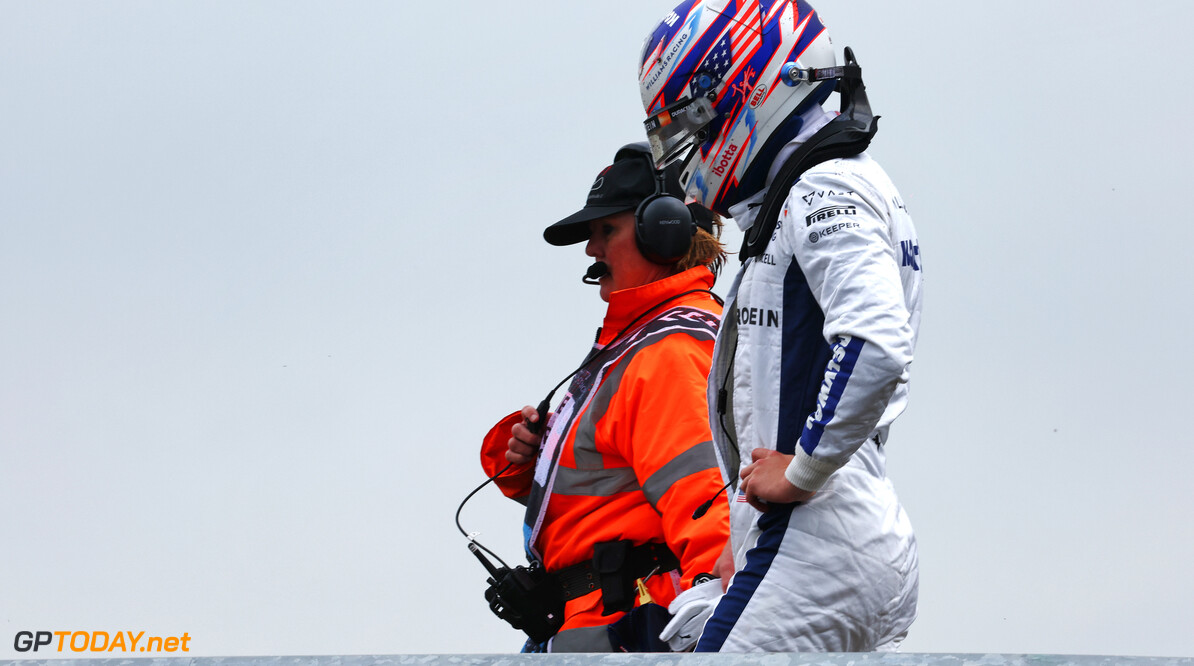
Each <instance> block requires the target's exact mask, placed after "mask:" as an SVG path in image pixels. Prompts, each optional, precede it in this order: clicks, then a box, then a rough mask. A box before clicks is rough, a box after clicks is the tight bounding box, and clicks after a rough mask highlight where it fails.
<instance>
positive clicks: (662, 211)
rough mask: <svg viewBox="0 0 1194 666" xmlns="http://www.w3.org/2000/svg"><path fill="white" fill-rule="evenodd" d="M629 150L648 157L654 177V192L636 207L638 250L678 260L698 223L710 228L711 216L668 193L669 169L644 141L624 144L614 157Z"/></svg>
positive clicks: (655, 258)
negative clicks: (658, 162) (663, 167)
mask: <svg viewBox="0 0 1194 666" xmlns="http://www.w3.org/2000/svg"><path fill="white" fill-rule="evenodd" d="M629 153H633V154H636V155H638V156H640V157H641V158H642V159H644V160H646V163H647V168H648V169H650V172H651V174H652V175H653V176H654V177H655V192H654V193H653V194H652V195H651V196H649V197H647V198H646V199H643V200H642V201H641V202H640V203H639V205H638V208H636V209H635V211H634V241H635V243H636V244H637V245H638V251H639V252H641V253H642V255H643V256H644V257H646V258H647V259H648V260H650V261H651V262H653V263H656V264H663V265H671V264H675V263H677V262H679V261H680V260H681V259H683V258H684V255H685V254H687V253H688V248H689V246H691V245H692V237H693V236H694V235H696V230H697V227H701V228H704V229H705V230H706V231H711V230H712V228H713V223H712V220H705V219H702V216H700V215H699V214H698V213H697V212H696V211H695V210H694V209H693V208H692V207H690V206H688V205H686V204H685V203H684V201H683V200H681V199H680V198H678V197H676V196H673V195H671V194H668V193H667V186H666V178H667V172H666V171H662V170H658V169H656V168H655V160H654V158H652V157H651V149H650V148H649V147H648V146H647V144H646V143H645V142H641V143H631V144H627V145H625V146H623V147H622V148H620V149H619V150H618V152H617V154H616V155H614V161H615V162H617V161H618V160H619V159H621V158H623V157H625V156H626V155H627V154H629ZM702 223H704V224H702Z"/></svg>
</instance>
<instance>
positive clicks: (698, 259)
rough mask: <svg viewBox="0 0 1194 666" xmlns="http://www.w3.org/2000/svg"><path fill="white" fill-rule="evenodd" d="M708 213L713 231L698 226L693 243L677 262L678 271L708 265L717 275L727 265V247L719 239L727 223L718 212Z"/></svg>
mask: <svg viewBox="0 0 1194 666" xmlns="http://www.w3.org/2000/svg"><path fill="white" fill-rule="evenodd" d="M708 215H709V216H710V217H711V218H712V221H713V233H709V232H708V231H705V230H704V229H701V228H699V227H698V228H697V231H696V235H694V236H693V237H692V244H691V245H689V246H688V252H687V253H685V255H684V257H683V258H681V259H680V261H679V262H678V263H677V264H676V271H677V272H680V273H682V272H684V271H686V270H688V269H690V268H693V267H696V266H708V267H709V270H711V271H713V274H714V275H717V274H719V273H720V272H721V267H722V266H724V265H725V262H726V248H725V245H722V243H721V240H719V239H720V238H721V229H722V227H723V226H725V224H724V223H723V222H722V220H721V216H720V215H718V214H717V213H714V212H712V211H710V212H709V213H708Z"/></svg>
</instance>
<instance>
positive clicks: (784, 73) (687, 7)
mask: <svg viewBox="0 0 1194 666" xmlns="http://www.w3.org/2000/svg"><path fill="white" fill-rule="evenodd" d="M835 65H836V60H835V58H834V53H833V45H832V42H831V41H830V39H829V32H828V30H827V29H826V27H825V25H824V24H823V23H822V22H821V19H820V18H819V17H818V15H817V12H816V11H815V10H814V9H813V8H812V7H811V6H810V5H809V4H808V3H807V2H804V0H684V2H681V3H680V4H679V5H677V6H676V8H675V9H674V10H672V12H671V13H670V14H668V15H667V16H666V17H664V18H663V20H662V21H660V22H659V25H657V26H656V27H655V29H654V30H653V31H652V32H651V34H650V35H648V36H647V39H646V40H645V42H644V44H643V51H642V57H641V60H640V65H639V90H640V92H641V94H642V99H643V108H644V110H645V111H646V112H647V120H646V121H645V122H644V125H645V126H646V129H647V138H648V139H649V142H650V144H651V153H652V156H653V158H654V159H655V163H656V166H657V167H658V168H662V167H664V166H665V165H667V164H670V163H672V162H676V161H678V160H682V164H683V167H682V171H681V175H680V183H681V185H683V186H684V188H685V189H686V191H687V193H688V194H689V195H690V196H692V197H694V198H695V199H696V200H697V201H698V202H700V203H701V204H703V205H704V206H705V207H707V208H710V209H712V210H715V211H717V212H719V213H722V214H726V209H727V208H729V206H731V205H733V204H735V203H737V202H739V201H741V200H742V199H744V198H746V197H748V196H750V195H752V194H754V193H755V192H757V191H759V190H761V189H762V188H763V187H764V185H765V184H766V176H767V171H768V168H769V167H770V165H771V162H772V161H773V160H774V159H775V156H776V155H777V154H778V153H779V150H780V148H782V147H783V146H784V144H786V143H788V142H789V141H791V140H792V139H793V138H794V137H795V136H796V135H797V134H798V133H799V132H800V128H801V125H802V120H801V115H802V114H803V113H804V112H805V111H806V110H807V109H809V108H811V107H812V105H814V104H815V105H820V104H822V103H823V102H824V101H825V100H826V99H827V98H828V97H829V94H830V93H831V92H832V91H833V89H834V79H833V78H831V77H829V76H827V75H821V74H820V71H822V70H829V71H832V69H833V68H834V67H835Z"/></svg>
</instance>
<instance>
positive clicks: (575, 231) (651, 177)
mask: <svg viewBox="0 0 1194 666" xmlns="http://www.w3.org/2000/svg"><path fill="white" fill-rule="evenodd" d="M664 173H665V177H664V191H665V192H667V193H668V194H671V195H674V196H676V197H678V198H679V199H680V200H681V201H683V200H684V190H683V189H681V188H680V179H679V169H678V168H677V167H669V168H666V169H665V172H664ZM652 194H655V163H654V161H653V160H652V157H651V148H650V146H648V145H647V143H646V142H645V141H644V142H640V143H631V144H627V145H625V146H622V147H621V148H619V149H618V152H617V153H616V154H614V163H613V164H611V165H609V166H607V167H605V168H604V169H602V170H601V173H599V174H597V178H596V179H595V180H594V181H593V187H592V188H590V189H589V197H588V199H586V200H585V207H584V208H582V209H580V210H579V211H577V212H575V213H573V214H572V215H569V216H568V217H566V218H564V219H562V220H560V221H559V222H556V223H555V224H553V225H551V226H550V227H548V228H546V229H544V230H543V240H546V241H547V242H548V243H551V244H552V245H573V244H576V243H583V242H585V241H587V240H589V222H592V221H593V220H597V219H600V218H603V217H605V216H607V215H614V214H615V213H622V212H625V211H628V210H635V209H636V208H638V205H639V204H640V203H642V201H643V199H646V198H647V197H649V196H651V195H652Z"/></svg>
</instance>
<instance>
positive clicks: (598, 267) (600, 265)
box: [580, 261, 609, 284]
mask: <svg viewBox="0 0 1194 666" xmlns="http://www.w3.org/2000/svg"><path fill="white" fill-rule="evenodd" d="M605 275H609V266H607V265H606V263H605V262H604V261H595V262H593V265H592V266H589V270H587V271H585V276H584V277H582V278H581V279H580V281H581V282H584V283H585V284H600V283H599V282H598V280H600V279H601V278H602V277H603V276H605Z"/></svg>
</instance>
